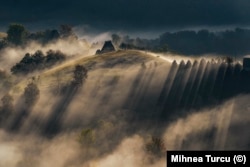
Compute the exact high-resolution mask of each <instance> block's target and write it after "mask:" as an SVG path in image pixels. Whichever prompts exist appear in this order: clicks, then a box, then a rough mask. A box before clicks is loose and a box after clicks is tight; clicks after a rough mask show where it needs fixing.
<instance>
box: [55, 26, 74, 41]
mask: <svg viewBox="0 0 250 167" xmlns="http://www.w3.org/2000/svg"><path fill="white" fill-rule="evenodd" d="M59 32H60V35H61V37H62V38H69V37H73V38H76V39H77V36H76V34H75V33H74V31H73V28H72V27H71V26H70V25H67V24H63V25H61V26H60V30H59Z"/></svg>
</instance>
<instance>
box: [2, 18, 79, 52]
mask: <svg viewBox="0 0 250 167" xmlns="http://www.w3.org/2000/svg"><path fill="white" fill-rule="evenodd" d="M6 33H7V37H5V38H3V39H1V40H0V50H1V49H3V48H5V47H8V46H25V45H26V44H28V43H29V42H33V41H35V42H38V43H41V44H43V45H45V44H47V43H50V42H53V41H56V40H58V39H69V38H70V39H77V36H76V34H75V33H74V31H73V28H72V27H71V26H70V25H66V24H64V25H61V26H60V28H59V29H46V30H42V31H37V32H30V31H29V30H27V29H26V28H25V27H24V26H23V25H22V24H16V23H14V24H10V25H9V27H8V29H7V32H6Z"/></svg>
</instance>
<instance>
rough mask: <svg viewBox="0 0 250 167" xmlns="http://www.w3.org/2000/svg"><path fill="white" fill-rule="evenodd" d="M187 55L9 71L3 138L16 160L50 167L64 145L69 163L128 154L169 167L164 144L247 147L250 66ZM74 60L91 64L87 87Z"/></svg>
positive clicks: (90, 59) (119, 54)
mask: <svg viewBox="0 0 250 167" xmlns="http://www.w3.org/2000/svg"><path fill="white" fill-rule="evenodd" d="M177 58H178V59H179V61H178V62H177V61H175V59H177ZM183 59H185V61H181V57H180V56H179V57H177V56H171V55H170V56H167V57H164V55H159V54H156V53H149V52H144V51H135V50H123V51H116V52H111V53H106V54H101V55H91V56H82V57H81V56H80V57H78V58H75V59H72V60H68V61H66V62H64V63H61V64H58V65H56V66H54V67H52V68H50V69H46V70H42V71H38V72H34V73H32V74H30V75H27V76H21V77H20V76H11V82H13V84H12V86H10V87H9V91H8V89H7V87H6V86H4V84H2V85H1V92H2V93H1V94H2V97H3V95H4V94H5V93H6V92H9V94H10V95H8V96H5V98H4V100H2V102H3V105H2V108H1V111H4V112H2V114H1V129H2V130H0V136H2V137H3V139H0V141H1V143H5V145H10V146H12V145H13V143H14V144H15V146H14V147H15V148H16V149H17V150H19V152H17V153H16V152H13V151H12V150H9V152H10V154H13V157H21V158H19V160H18V163H19V164H18V167H19V166H21V167H24V166H34V165H36V164H40V165H41V166H42V167H44V166H46V165H43V163H44V162H45V161H46V162H47V160H50V162H48V163H49V164H50V165H53V164H54V159H57V158H58V157H57V155H58V154H57V153H58V151H62V152H65V153H67V157H66V158H65V159H64V160H62V163H63V164H64V166H70V165H71V166H77V167H78V166H79V167H80V166H98V164H99V165H100V164H103V163H105V162H106V163H108V162H107V161H109V160H110V158H111V159H114V160H112V162H114V161H115V162H117V163H118V161H119V162H120V161H121V162H123V161H124V160H125V161H130V158H129V157H127V156H126V155H127V154H129V155H133V156H136V157H137V160H134V163H135V162H136V163H138V166H141V165H142V164H144V165H145V164H147V165H148V166H150V165H152V164H154V165H155V166H159V165H160V166H162V165H165V151H166V149H193V148H194V147H195V148H197V149H213V148H221V149H235V148H238V149H239V148H241V149H248V148H249V140H245V139H249V137H250V136H249V133H247V132H248V126H245V125H249V123H250V120H249V118H248V117H246V115H247V114H248V112H249V105H248V102H247V101H248V99H249V95H248V93H249V92H250V90H249V87H248V86H247V85H248V84H249V83H250V81H249V76H248V75H249V74H248V73H246V72H245V71H244V70H242V65H241V64H238V63H234V64H227V63H225V62H220V61H215V60H210V59H207V60H205V59H201V58H196V60H195V59H193V60H192V61H187V60H186V58H185V57H183ZM77 65H82V66H84V67H85V68H86V69H87V75H86V76H87V77H86V78H85V79H84V80H83V84H82V86H80V85H76V84H73V83H74V82H72V81H73V80H74V77H75V68H76V66H77ZM2 81H3V80H2ZM31 83H32V84H31ZM34 85H35V86H34ZM28 86H30V87H29V89H27V88H28ZM27 90H28V91H27ZM242 94H245V95H242ZM11 98H13V101H12V100H11ZM3 109H4V110H3ZM5 111H8V112H9V114H6V112H5ZM239 120H240V121H239ZM243 125H244V126H243ZM239 130H240V131H241V132H242V133H241V134H239V133H238V131H239ZM225 134H226V136H227V137H228V142H227V141H225ZM235 136H238V137H235ZM8 140H10V141H11V143H9V141H8ZM233 143H241V144H240V146H239V145H238V144H233ZM16 145H17V146H16ZM20 145H21V146H22V147H19V146H20ZM211 145H212V146H211ZM211 147H212V148H211ZM28 154H30V156H24V157H22V156H20V155H28ZM123 155H125V157H124V158H125V159H124V160H122V159H123V158H122V159H119V157H120V156H122V157H123ZM25 157H29V158H25ZM37 157H42V159H43V160H44V161H43V160H40V159H37ZM145 157H147V158H146V159H145ZM60 159H61V157H60ZM138 159H139V160H138ZM124 163H125V162H124ZM56 165H57V164H56ZM59 166H60V165H59ZM106 166H107V165H106Z"/></svg>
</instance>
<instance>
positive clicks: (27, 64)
mask: <svg viewBox="0 0 250 167" xmlns="http://www.w3.org/2000/svg"><path fill="white" fill-rule="evenodd" d="M65 59H66V55H65V54H64V53H62V52H60V51H53V50H49V51H47V53H46V55H45V54H44V53H43V52H42V51H40V50H38V51H36V52H35V53H34V54H30V53H26V54H25V56H24V57H23V59H22V60H21V61H20V62H19V63H17V64H16V65H14V66H13V67H12V68H11V72H12V73H13V74H27V73H30V72H33V71H35V70H42V69H45V68H48V67H51V66H52V65H54V64H56V63H59V62H61V61H63V60H65Z"/></svg>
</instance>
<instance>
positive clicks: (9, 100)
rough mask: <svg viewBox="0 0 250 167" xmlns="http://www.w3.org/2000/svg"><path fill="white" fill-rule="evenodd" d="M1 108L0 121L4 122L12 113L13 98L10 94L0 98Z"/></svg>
mask: <svg viewBox="0 0 250 167" xmlns="http://www.w3.org/2000/svg"><path fill="white" fill-rule="evenodd" d="M1 101H2V107H1V110H0V121H2V120H5V119H6V118H8V117H9V115H10V114H11V112H12V111H13V109H14V107H13V97H12V96H11V95H10V94H6V95H4V96H3V97H2V99H1Z"/></svg>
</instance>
